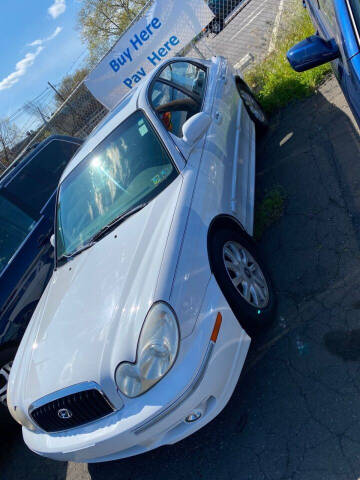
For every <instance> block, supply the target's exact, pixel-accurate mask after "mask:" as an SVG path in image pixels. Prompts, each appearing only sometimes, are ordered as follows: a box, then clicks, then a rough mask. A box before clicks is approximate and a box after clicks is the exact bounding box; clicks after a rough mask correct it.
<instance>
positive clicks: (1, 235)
mask: <svg viewBox="0 0 360 480" xmlns="http://www.w3.org/2000/svg"><path fill="white" fill-rule="evenodd" d="M34 225H35V221H34V219H33V218H31V217H30V216H29V215H27V214H26V213H25V212H23V211H22V210H21V209H20V208H19V207H17V206H16V205H14V204H13V203H11V202H10V201H9V200H7V199H6V198H5V197H3V196H2V195H1V194H0V272H1V271H2V270H3V268H5V267H6V265H7V263H8V262H9V260H10V259H11V257H12V256H13V255H14V253H15V252H16V250H17V249H18V248H19V246H20V245H21V243H22V242H23V240H24V239H25V238H26V236H27V235H28V234H29V233H30V231H31V230H32V228H33V227H34Z"/></svg>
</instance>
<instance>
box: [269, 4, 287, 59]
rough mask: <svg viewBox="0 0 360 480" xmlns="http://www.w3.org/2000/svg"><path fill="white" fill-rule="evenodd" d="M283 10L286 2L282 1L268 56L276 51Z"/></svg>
mask: <svg viewBox="0 0 360 480" xmlns="http://www.w3.org/2000/svg"><path fill="white" fill-rule="evenodd" d="M283 10H284V0H281V2H280V6H279V10H278V14H277V15H276V19H275V23H274V30H273V33H272V35H271V40H270V44H269V50H268V54H270V53H271V52H273V51H274V50H275V46H276V39H277V36H278V32H279V27H280V21H281V16H282V13H283Z"/></svg>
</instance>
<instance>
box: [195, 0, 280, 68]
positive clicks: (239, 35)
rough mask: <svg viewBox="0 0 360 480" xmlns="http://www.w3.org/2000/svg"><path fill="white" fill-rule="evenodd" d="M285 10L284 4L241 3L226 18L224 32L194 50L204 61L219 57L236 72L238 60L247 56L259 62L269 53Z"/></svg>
mask: <svg viewBox="0 0 360 480" xmlns="http://www.w3.org/2000/svg"><path fill="white" fill-rule="evenodd" d="M288 3H289V1H288ZM285 10H286V8H285V0H251V1H249V0H243V2H242V3H240V5H239V7H238V9H236V10H235V11H234V14H232V15H231V14H230V15H229V17H228V19H227V22H228V23H227V26H226V28H224V30H223V31H222V32H220V33H219V34H218V35H213V34H210V35H209V36H208V37H205V38H204V39H203V40H201V41H200V42H199V43H198V48H199V49H200V51H201V52H202V53H203V55H204V56H205V57H209V56H211V55H212V54H216V55H223V56H224V57H226V58H228V59H229V60H230V62H231V63H232V64H233V65H236V68H241V62H242V60H246V57H248V56H249V55H250V60H251V61H252V62H256V61H259V60H260V59H261V58H263V57H265V56H266V55H267V54H268V53H269V50H271V48H272V45H273V41H274V39H275V38H276V36H277V33H278V32H279V29H280V28H281V19H282V14H283V12H284V11H285ZM237 11H238V13H237V14H236V12H237ZM234 15H235V16H234ZM192 54H193V55H196V52H192Z"/></svg>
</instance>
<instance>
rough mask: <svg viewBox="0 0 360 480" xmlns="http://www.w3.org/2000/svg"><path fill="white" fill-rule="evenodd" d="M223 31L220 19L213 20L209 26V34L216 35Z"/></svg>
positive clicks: (222, 21)
mask: <svg viewBox="0 0 360 480" xmlns="http://www.w3.org/2000/svg"><path fill="white" fill-rule="evenodd" d="M223 29H224V20H223V19H222V18H215V19H214V20H213V21H212V22H211V24H210V32H211V33H215V35H217V34H218V33H220V32H221V31H222V30H223Z"/></svg>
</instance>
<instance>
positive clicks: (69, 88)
mask: <svg viewBox="0 0 360 480" xmlns="http://www.w3.org/2000/svg"><path fill="white" fill-rule="evenodd" d="M88 73H89V70H88V69H87V68H80V69H79V70H76V71H75V72H74V73H72V74H71V75H66V76H65V77H64V78H63V79H62V80H61V84H60V86H59V88H58V92H59V93H60V95H58V94H56V95H55V99H56V102H57V104H58V105H61V104H62V103H63V102H64V99H65V100H66V99H67V97H68V96H69V95H70V94H71V93H72V92H73V90H74V89H75V88H76V87H77V86H78V85H79V83H80V82H81V81H82V80H83V79H84V78H85V77H86V75H87V74H88Z"/></svg>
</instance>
